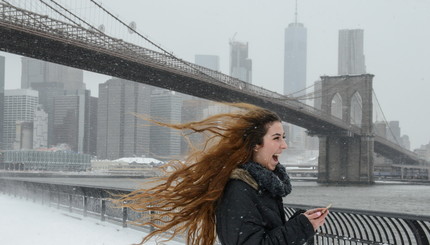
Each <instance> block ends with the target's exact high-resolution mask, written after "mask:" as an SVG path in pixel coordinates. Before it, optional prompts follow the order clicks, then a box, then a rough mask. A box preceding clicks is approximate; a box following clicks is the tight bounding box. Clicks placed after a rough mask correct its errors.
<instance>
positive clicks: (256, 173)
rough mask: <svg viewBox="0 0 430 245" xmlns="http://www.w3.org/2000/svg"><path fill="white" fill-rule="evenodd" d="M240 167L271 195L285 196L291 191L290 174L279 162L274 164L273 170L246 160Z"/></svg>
mask: <svg viewBox="0 0 430 245" xmlns="http://www.w3.org/2000/svg"><path fill="white" fill-rule="evenodd" d="M241 168H243V169H245V170H246V171H248V173H249V174H250V175H251V176H252V177H253V178H254V179H255V181H257V183H258V185H259V187H260V188H261V189H263V190H267V191H268V192H270V193H271V194H272V196H274V197H276V196H280V197H285V196H287V195H288V194H290V192H291V182H290V176H288V174H287V171H286V170H285V167H284V166H282V165H281V164H278V165H276V168H275V170H273V171H270V170H268V169H267V168H265V167H263V166H261V165H260V164H258V163H256V162H252V161H251V162H247V163H245V164H243V165H242V166H241Z"/></svg>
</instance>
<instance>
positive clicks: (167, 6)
mask: <svg viewBox="0 0 430 245" xmlns="http://www.w3.org/2000/svg"><path fill="white" fill-rule="evenodd" d="M69 2H70V1H69ZM101 2H102V3H103V6H105V7H106V8H107V9H109V10H111V11H113V12H114V13H115V14H116V15H117V16H118V17H119V18H121V19H122V20H124V22H126V23H129V22H131V21H135V22H136V23H137V31H139V32H140V33H142V34H144V35H147V36H148V37H149V38H150V39H151V40H152V41H154V42H156V43H158V44H160V45H161V46H162V47H164V48H165V49H167V50H168V51H172V52H173V53H174V54H175V55H176V56H178V57H179V58H182V59H185V60H188V61H191V62H193V61H194V55H196V54H211V55H218V56H220V67H221V71H222V72H223V73H226V74H227V73H228V65H229V40H230V39H231V38H233V36H234V38H235V40H236V41H242V42H248V43H249V55H248V57H249V58H251V59H252V62H253V74H252V76H253V79H252V80H253V83H254V84H256V85H258V86H262V87H265V88H268V89H270V90H273V91H276V92H279V93H282V91H283V63H284V60H283V59H284V58H283V57H284V30H285V28H286V27H287V26H288V24H289V23H291V22H293V21H294V12H295V1H294V0H284V1H281V0H271V1H261V0H233V1H231V0H229V1H227V0H217V1H207V0H183V1H168V0H152V1H142V0H139V1H138V0H124V1H115V0H103V1H101ZM429 12H430V1H428V0H410V1H404V0H376V1H375V0H324V1H321V0H302V1H300V0H299V1H298V21H299V22H301V23H303V24H304V25H305V27H306V28H307V32H308V40H307V42H308V57H307V85H308V86H309V85H311V84H312V83H313V82H314V81H316V80H318V78H319V76H321V75H336V74H337V45H338V31H339V29H357V28H359V29H363V30H364V53H365V62H366V69H367V72H368V73H371V74H374V75H375V77H374V90H375V92H376V94H377V97H378V99H379V102H380V104H381V106H382V108H383V110H384V113H385V116H386V118H387V120H389V121H390V120H399V121H400V127H401V130H402V131H401V133H402V134H407V135H409V136H410V139H411V146H412V149H414V148H417V147H419V146H420V145H422V144H427V143H429V141H430V128H429V127H428V124H429V123H428V122H429V121H430V113H429V112H428V111H429V110H428V109H427V106H430V96H429V92H430V77H429V75H428V71H429V70H430V69H429V68H430V63H429V61H428V57H430V48H429V47H428V45H429V44H430V26H429V23H430V14H429ZM87 16H91V14H88V13H87ZM89 21H91V22H92V23H100V24H101V23H104V24H105V25H106V27H107V29H109V25H110V24H109V22H112V21H109V20H105V18H99V17H97V16H94V17H93V19H90V20H89ZM125 33H126V32H125ZM235 33H236V34H235ZM121 35H129V36H132V35H130V34H121ZM133 35H134V36H133V38H136V35H135V34H133ZM122 38H124V39H126V38H127V37H122ZM146 46H147V47H149V48H152V49H155V48H154V47H151V46H149V45H146ZM0 55H4V56H6V88H7V89H10V88H18V87H19V86H20V59H19V57H18V56H14V55H10V54H7V53H4V52H0ZM107 78H108V77H106V76H101V75H95V74H91V73H89V72H87V73H85V82H86V84H87V87H88V88H91V89H92V90H93V95H96V96H97V84H98V83H100V82H104V81H105V80H106V79H107ZM308 92H311V91H308ZM374 103H376V102H374Z"/></svg>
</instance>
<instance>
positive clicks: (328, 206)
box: [322, 203, 331, 213]
mask: <svg viewBox="0 0 430 245" xmlns="http://www.w3.org/2000/svg"><path fill="white" fill-rule="evenodd" d="M329 208H331V203H330V204H329V205H327V207H325V209H324V210H323V211H322V213H325V212H327V210H328V209H329Z"/></svg>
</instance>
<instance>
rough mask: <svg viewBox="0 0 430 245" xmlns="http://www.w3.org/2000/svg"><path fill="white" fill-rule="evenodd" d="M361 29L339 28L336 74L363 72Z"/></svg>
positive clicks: (364, 67) (364, 66)
mask: <svg viewBox="0 0 430 245" xmlns="http://www.w3.org/2000/svg"><path fill="white" fill-rule="evenodd" d="M364 73H366V65H365V60H364V48H363V30H361V29H355V30H347V29H345V30H339V52H338V74H339V75H350V74H364Z"/></svg>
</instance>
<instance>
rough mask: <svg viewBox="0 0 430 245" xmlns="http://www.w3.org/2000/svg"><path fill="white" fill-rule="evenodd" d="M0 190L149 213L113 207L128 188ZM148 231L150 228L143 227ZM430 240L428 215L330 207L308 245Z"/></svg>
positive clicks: (108, 213)
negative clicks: (111, 199)
mask: <svg viewBox="0 0 430 245" xmlns="http://www.w3.org/2000/svg"><path fill="white" fill-rule="evenodd" d="M0 191H1V192H3V193H6V194H8V195H13V196H19V197H24V198H26V199H29V200H33V201H35V202H36V201H39V202H41V203H42V204H46V205H49V206H53V207H57V208H62V209H66V210H68V211H69V212H76V213H81V214H82V215H83V216H89V215H91V216H96V217H99V218H100V219H101V220H102V221H111V222H114V223H118V224H121V225H122V226H123V227H127V226H128V225H129V222H130V221H131V222H132V221H135V220H137V219H140V218H144V219H148V220H149V218H150V214H149V213H137V212H134V211H132V210H129V209H127V208H118V207H115V206H114V205H113V204H112V202H111V201H110V198H111V197H112V196H111V194H125V193H129V192H130V191H131V190H127V189H108V188H97V187H87V186H71V185H61V184H49V183H42V182H30V181H23V180H11V179H1V178H0ZM284 208H285V211H286V214H287V217H290V216H291V215H292V214H293V213H294V212H295V211H296V210H297V209H307V208H311V207H309V206H304V205H291V204H284ZM143 229H145V230H146V231H151V230H152V229H153V227H149V226H148V227H143ZM429 241H430V216H418V215H406V214H397V213H387V212H372V211H363V210H352V209H339V208H332V209H331V210H330V215H329V216H328V217H327V220H326V223H325V224H324V225H323V226H322V227H321V229H320V230H319V232H317V234H316V235H315V237H314V239H313V240H312V241H308V244H339V245H340V244H342V245H350V244H351V245H352V244H354V245H367V244H380V245H382V244H387V245H389V244H399V245H415V244H416V245H428V244H430V243H429Z"/></svg>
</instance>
